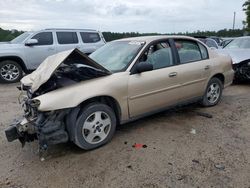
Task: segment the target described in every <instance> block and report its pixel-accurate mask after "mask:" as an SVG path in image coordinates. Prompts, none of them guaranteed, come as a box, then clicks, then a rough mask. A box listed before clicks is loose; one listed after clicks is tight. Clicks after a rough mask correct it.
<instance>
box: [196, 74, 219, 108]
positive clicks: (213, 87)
mask: <svg viewBox="0 0 250 188" xmlns="http://www.w3.org/2000/svg"><path fill="white" fill-rule="evenodd" d="M222 91H223V84H222V82H221V80H220V79H218V78H212V79H211V80H210V81H209V82H208V85H207V88H206V92H205V94H204V96H203V98H202V101H201V104H202V105H203V106H205V107H211V106H215V105H217V104H218V103H219V102H220V100H221V96H222Z"/></svg>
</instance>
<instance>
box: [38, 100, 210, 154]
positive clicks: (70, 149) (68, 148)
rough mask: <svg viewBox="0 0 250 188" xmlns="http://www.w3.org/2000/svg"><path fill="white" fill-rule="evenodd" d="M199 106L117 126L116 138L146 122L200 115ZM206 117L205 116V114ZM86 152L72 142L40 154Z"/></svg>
mask: <svg viewBox="0 0 250 188" xmlns="http://www.w3.org/2000/svg"><path fill="white" fill-rule="evenodd" d="M200 109H202V108H201V106H200V105H199V104H198V103H194V104H189V105H185V106H181V107H176V108H171V109H168V110H165V111H162V112H159V113H156V114H153V115H150V116H147V117H144V118H141V119H138V120H135V121H133V122H130V123H126V124H123V125H118V126H117V128H116V134H115V136H116V137H119V136H121V135H123V134H124V133H126V134H129V133H130V132H132V131H134V130H135V128H138V127H140V128H142V129H144V128H146V127H147V126H152V125H150V124H148V123H145V122H148V121H155V120H156V119H162V118H164V119H166V118H169V117H174V116H180V115H181V116H186V115H190V113H194V114H195V113H197V112H198V113H201V112H199V111H200ZM198 115H204V114H198ZM205 116H206V114H205ZM135 126H136V127H135ZM99 149H101V147H100V148H97V149H94V150H92V151H96V150H99ZM86 152H91V151H85V150H82V149H81V148H79V147H78V146H76V145H75V144H74V143H73V142H68V143H64V144H58V145H54V146H50V147H49V149H48V150H47V151H46V152H44V153H43V154H41V156H43V157H45V158H47V159H48V158H58V157H63V156H65V155H70V154H76V155H82V154H84V153H86Z"/></svg>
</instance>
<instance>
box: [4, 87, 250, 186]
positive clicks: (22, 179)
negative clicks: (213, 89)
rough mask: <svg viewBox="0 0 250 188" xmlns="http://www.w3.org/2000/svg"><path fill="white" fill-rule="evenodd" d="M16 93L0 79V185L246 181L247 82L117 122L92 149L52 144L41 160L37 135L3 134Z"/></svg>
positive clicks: (249, 179) (249, 181) (249, 182)
mask: <svg viewBox="0 0 250 188" xmlns="http://www.w3.org/2000/svg"><path fill="white" fill-rule="evenodd" d="M18 94H19V93H18V91H17V89H16V85H15V84H14V85H0V104H1V105H0V187H3V188H5V187H30V188H35V187H57V188H58V187H116V188H118V187H136V188H138V187H227V188H228V187H241V188H242V187H243V188H244V187H246V188H248V187H250V147H249V146H250V129H249V126H250V125H249V122H250V110H249V107H250V86H249V84H248V85H247V84H246V85H234V86H231V87H229V88H227V89H226V90H225V91H224V96H223V99H222V102H221V103H220V104H219V105H218V106H216V107H212V108H200V107H199V106H198V105H190V106H187V107H184V108H181V109H176V110H170V111H166V112H163V113H160V114H156V115H154V116H150V117H148V118H144V119H142V120H139V121H136V122H133V123H130V124H127V125H123V126H119V127H118V130H117V132H116V134H115V137H114V138H113V140H112V141H111V143H109V144H108V145H106V146H104V147H101V148H99V149H96V150H94V151H89V152H86V151H82V150H80V149H78V148H77V147H76V146H74V145H73V144H71V143H68V144H62V145H58V146H54V147H51V148H50V149H49V151H48V152H47V154H46V157H45V160H44V161H41V160H40V158H39V155H38V154H37V150H38V147H37V142H34V143H31V144H27V145H25V147H24V148H21V145H20V143H19V142H18V141H15V142H12V143H8V142H7V141H6V139H5V135H4V129H5V128H6V127H7V126H8V124H9V123H11V121H12V120H13V118H17V117H18V116H19V115H21V114H22V110H21V109H20V107H19V105H18V102H17V97H18ZM197 112H205V113H208V114H211V115H212V116H213V117H212V118H207V117H203V116H201V115H199V114H198V113H197ZM134 143H140V144H145V145H146V146H147V147H145V148H141V149H136V148H133V147H132V145H133V144H134Z"/></svg>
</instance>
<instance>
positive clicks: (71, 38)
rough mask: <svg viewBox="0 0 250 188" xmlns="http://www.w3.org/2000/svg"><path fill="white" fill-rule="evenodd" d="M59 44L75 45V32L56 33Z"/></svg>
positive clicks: (76, 40) (76, 39) (76, 41)
mask: <svg viewBox="0 0 250 188" xmlns="http://www.w3.org/2000/svg"><path fill="white" fill-rule="evenodd" d="M56 36H57V41H58V43H59V44H77V43H78V38H77V34H76V32H56Z"/></svg>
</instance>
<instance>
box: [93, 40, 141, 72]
mask: <svg viewBox="0 0 250 188" xmlns="http://www.w3.org/2000/svg"><path fill="white" fill-rule="evenodd" d="M144 44H145V43H144V42H134V41H114V42H110V43H108V44H106V45H104V46H103V47H101V48H99V49H98V50H96V51H95V52H94V53H92V54H91V55H90V56H89V57H90V58H91V59H93V60H94V61H96V62H97V63H99V64H100V65H102V66H103V67H104V68H106V69H108V70H109V71H111V72H119V71H123V70H124V69H125V68H126V67H128V66H129V64H130V63H131V61H132V60H133V59H134V58H135V56H136V55H137V53H138V52H139V50H140V49H141V48H142V46H143V45H144Z"/></svg>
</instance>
